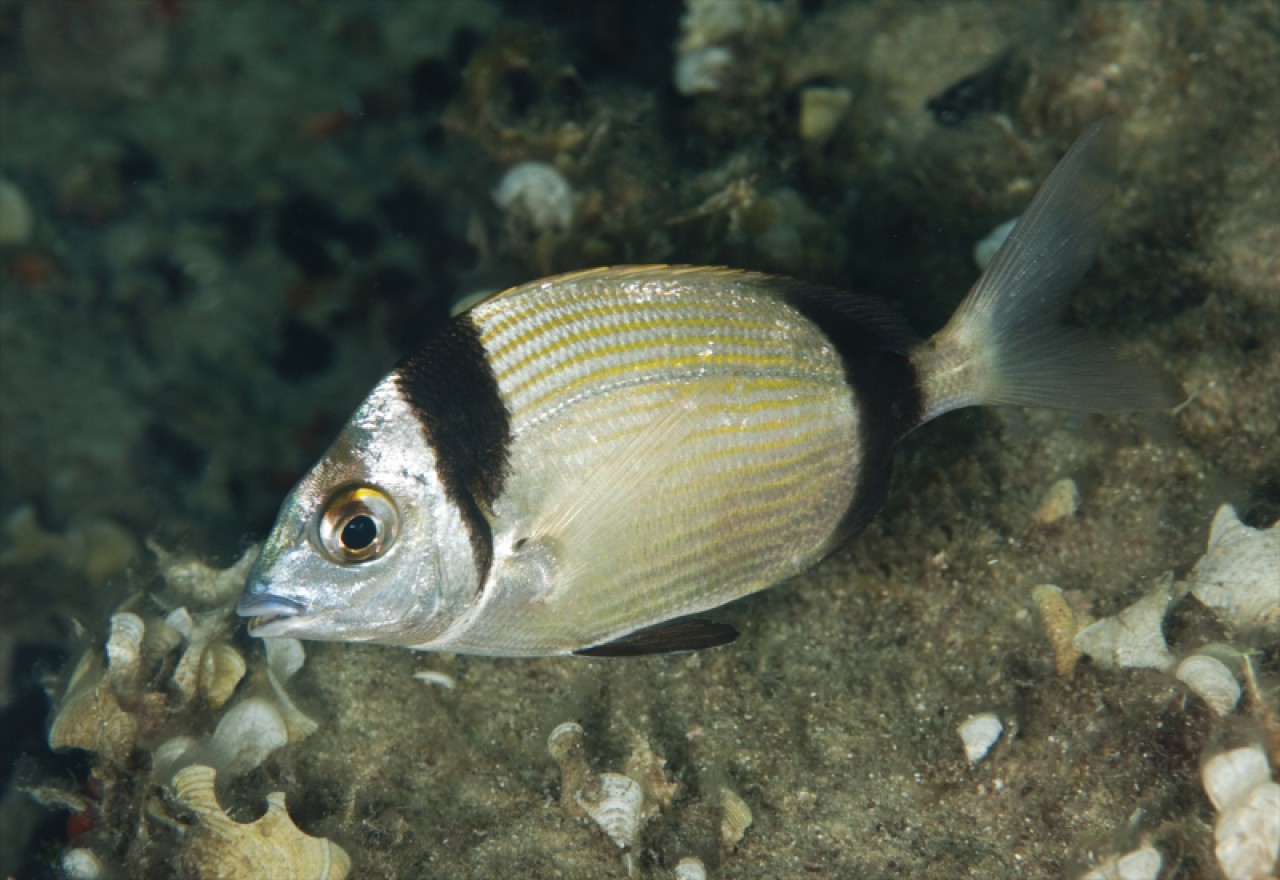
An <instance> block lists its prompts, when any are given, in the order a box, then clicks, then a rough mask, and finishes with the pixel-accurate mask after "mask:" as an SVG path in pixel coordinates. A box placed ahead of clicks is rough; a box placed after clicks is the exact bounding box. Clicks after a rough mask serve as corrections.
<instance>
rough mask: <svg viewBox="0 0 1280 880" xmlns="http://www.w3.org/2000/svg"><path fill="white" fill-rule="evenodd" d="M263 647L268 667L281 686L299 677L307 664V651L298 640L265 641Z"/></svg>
mask: <svg viewBox="0 0 1280 880" xmlns="http://www.w3.org/2000/svg"><path fill="white" fill-rule="evenodd" d="M262 647H263V648H264V649H265V650H266V652H267V667H268V668H269V669H270V670H271V674H272V675H274V676H275V678H276V681H278V682H279V683H280V684H284V683H285V682H287V681H288V680H289V679H291V678H293V677H294V676H295V675H297V673H298V670H299V669H301V668H302V665H303V664H304V663H306V662H307V651H306V649H305V648H303V647H302V642H301V641H299V640H298V639H285V638H279V639H263V640H262Z"/></svg>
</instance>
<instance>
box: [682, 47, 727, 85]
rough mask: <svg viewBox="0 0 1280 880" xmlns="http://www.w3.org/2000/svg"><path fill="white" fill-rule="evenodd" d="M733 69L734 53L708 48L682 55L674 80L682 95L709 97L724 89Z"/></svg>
mask: <svg viewBox="0 0 1280 880" xmlns="http://www.w3.org/2000/svg"><path fill="white" fill-rule="evenodd" d="M732 67H733V53H732V52H730V51H729V50H728V49H726V48H725V47H724V46H707V47H705V48H702V49H694V50H693V51H691V52H686V53H683V54H681V55H680V56H679V57H678V58H677V59H676V66H675V72H674V74H673V75H672V79H673V81H674V82H675V87H676V91H677V92H679V93H680V94H682V95H686V96H688V95H708V94H711V93H713V92H718V91H720V89H722V88H724V84H725V81H726V79H727V78H728V76H729V71H730V68H732Z"/></svg>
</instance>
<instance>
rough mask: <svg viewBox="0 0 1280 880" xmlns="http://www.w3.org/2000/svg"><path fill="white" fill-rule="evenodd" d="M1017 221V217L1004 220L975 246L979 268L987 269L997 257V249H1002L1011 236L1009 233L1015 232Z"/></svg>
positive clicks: (974, 260) (975, 256) (974, 252)
mask: <svg viewBox="0 0 1280 880" xmlns="http://www.w3.org/2000/svg"><path fill="white" fill-rule="evenodd" d="M1017 223H1018V218H1017V217H1014V218H1013V219H1012V220H1006V221H1004V222H1003V223H1001V224H1000V225H999V226H997V227H996V228H995V229H993V230H991V232H989V233H987V237H986V238H984V239H982V240H981V241H980V242H978V243H977V244H976V245H974V246H973V262H974V263H976V264H977V266H978V268H979V269H985V268H987V266H989V265H990V264H991V261H992V259H994V258H995V255H996V251H998V250H1000V246H1001V245H1002V244H1004V242H1005V239H1006V238H1008V237H1009V233H1010V232H1013V227H1014V226H1015V225H1017Z"/></svg>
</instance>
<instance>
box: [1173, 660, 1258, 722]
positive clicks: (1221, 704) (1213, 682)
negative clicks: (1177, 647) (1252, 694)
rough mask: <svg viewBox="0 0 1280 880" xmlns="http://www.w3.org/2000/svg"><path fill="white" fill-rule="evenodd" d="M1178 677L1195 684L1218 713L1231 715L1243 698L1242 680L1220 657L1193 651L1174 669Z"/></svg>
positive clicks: (1192, 687) (1201, 696)
mask: <svg viewBox="0 0 1280 880" xmlns="http://www.w3.org/2000/svg"><path fill="white" fill-rule="evenodd" d="M1174 676H1175V677H1176V678H1177V679H1178V681H1180V682H1182V683H1183V684H1185V685H1186V686H1187V687H1189V688H1191V690H1192V691H1194V692H1195V693H1196V694H1197V695H1198V696H1199V697H1200V699H1202V700H1204V701H1205V703H1206V704H1207V705H1208V706H1209V708H1210V709H1212V710H1213V711H1214V713H1215V714H1216V715H1219V716H1222V715H1229V714H1231V713H1232V712H1233V711H1235V708H1236V704H1237V703H1239V702H1240V694H1241V690H1240V682H1238V681H1236V677H1235V676H1234V675H1233V674H1232V673H1231V670H1230V669H1228V668H1227V664H1225V663H1223V662H1222V661H1221V660H1219V659H1217V658H1216V657H1210V656H1208V655H1207V654H1192V655H1191V656H1190V657H1188V658H1186V659H1185V660H1183V661H1182V662H1181V663H1179V664H1178V668H1177V669H1176V670H1175V671H1174Z"/></svg>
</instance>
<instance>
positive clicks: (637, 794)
mask: <svg viewBox="0 0 1280 880" xmlns="http://www.w3.org/2000/svg"><path fill="white" fill-rule="evenodd" d="M574 800H575V801H577V803H578V806H580V807H582V809H583V810H584V811H585V812H586V814H587V815H588V816H590V817H591V818H592V820H594V821H595V823H596V824H597V825H599V826H600V827H601V828H602V829H603V830H604V833H605V834H607V835H609V839H610V840H612V841H613V842H614V843H616V844H617V845H618V846H620V847H622V848H624V849H625V848H628V847H631V846H633V845H634V844H635V842H636V839H637V838H638V837H639V835H640V822H641V818H642V817H641V814H640V810H641V808H642V807H643V806H644V790H643V789H641V788H640V784H639V783H638V782H636V781H635V780H634V779H632V778H631V777H629V776H623V775H622V774H621V773H601V774H600V775H599V776H596V777H593V778H592V779H591V780H589V781H588V782H587V785H586V787H585V788H584V789H583V790H582V791H580V792H578V793H577V794H575V795H574Z"/></svg>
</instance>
